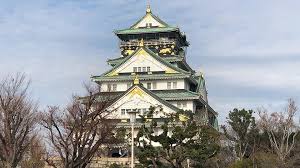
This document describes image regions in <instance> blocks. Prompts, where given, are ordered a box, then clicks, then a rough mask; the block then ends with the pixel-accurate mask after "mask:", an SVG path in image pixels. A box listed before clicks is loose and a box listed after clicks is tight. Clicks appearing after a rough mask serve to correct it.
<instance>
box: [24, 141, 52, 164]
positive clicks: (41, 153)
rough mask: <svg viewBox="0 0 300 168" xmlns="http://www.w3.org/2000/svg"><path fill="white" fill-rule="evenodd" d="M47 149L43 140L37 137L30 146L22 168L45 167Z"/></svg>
mask: <svg viewBox="0 0 300 168" xmlns="http://www.w3.org/2000/svg"><path fill="white" fill-rule="evenodd" d="M45 154H46V147H45V146H44V143H43V140H42V138H40V137H39V136H36V137H35V138H34V139H33V140H32V143H31V144H30V145H29V149H28V150H27V152H26V154H25V156H24V158H23V160H22V162H21V164H20V165H21V167H22V168H37V167H44V166H45V160H44V157H45Z"/></svg>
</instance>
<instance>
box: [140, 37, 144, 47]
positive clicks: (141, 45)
mask: <svg viewBox="0 0 300 168" xmlns="http://www.w3.org/2000/svg"><path fill="white" fill-rule="evenodd" d="M139 46H140V47H143V46H144V39H143V38H142V39H141V41H140V44H139Z"/></svg>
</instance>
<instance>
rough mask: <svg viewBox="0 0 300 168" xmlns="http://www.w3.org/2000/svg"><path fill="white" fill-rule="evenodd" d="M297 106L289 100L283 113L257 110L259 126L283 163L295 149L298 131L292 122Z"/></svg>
mask: <svg viewBox="0 0 300 168" xmlns="http://www.w3.org/2000/svg"><path fill="white" fill-rule="evenodd" d="M296 112H297V106H296V103H295V101H294V100H292V99H289V100H288V103H287V105H286V107H285V109H284V111H283V112H273V113H269V112H268V110H266V109H264V108H262V109H259V116H260V122H259V125H260V126H261V127H262V128H263V129H264V130H265V131H266V132H267V134H268V137H269V141H270V144H271V146H272V149H273V151H274V152H275V153H276V155H277V156H278V158H279V159H280V161H282V162H283V163H284V162H285V161H286V158H287V157H288V156H289V154H290V153H291V151H292V150H293V149H294V147H295V137H296V136H297V134H298V133H299V129H298V127H297V126H296V124H295V122H294V117H295V114H296Z"/></svg>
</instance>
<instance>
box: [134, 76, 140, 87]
mask: <svg viewBox="0 0 300 168" xmlns="http://www.w3.org/2000/svg"><path fill="white" fill-rule="evenodd" d="M133 84H135V85H138V84H140V79H139V77H138V75H136V76H135V79H134V80H133Z"/></svg>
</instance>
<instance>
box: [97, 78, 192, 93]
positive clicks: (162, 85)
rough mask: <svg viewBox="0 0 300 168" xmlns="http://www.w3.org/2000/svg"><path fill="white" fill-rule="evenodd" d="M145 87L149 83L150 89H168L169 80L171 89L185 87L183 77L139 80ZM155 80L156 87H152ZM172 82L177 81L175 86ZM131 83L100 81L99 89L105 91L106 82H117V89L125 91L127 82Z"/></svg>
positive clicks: (106, 88)
mask: <svg viewBox="0 0 300 168" xmlns="http://www.w3.org/2000/svg"><path fill="white" fill-rule="evenodd" d="M140 82H141V83H142V84H143V86H144V87H145V88H147V83H151V89H150V90H169V89H168V88H167V83H168V82H171V89H186V85H187V84H186V81H185V80H184V79H177V80H147V81H140ZM154 82H156V89H153V83H154ZM173 82H177V88H173ZM128 83H131V84H132V83H133V81H128V82H102V83H101V91H102V92H107V91H108V87H107V85H108V84H111V85H112V84H117V91H126V90H127V84H128Z"/></svg>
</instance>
